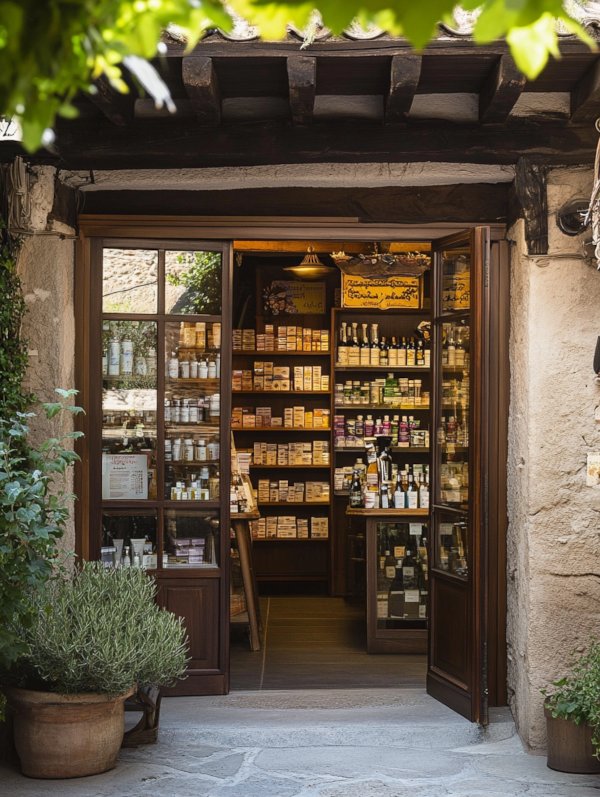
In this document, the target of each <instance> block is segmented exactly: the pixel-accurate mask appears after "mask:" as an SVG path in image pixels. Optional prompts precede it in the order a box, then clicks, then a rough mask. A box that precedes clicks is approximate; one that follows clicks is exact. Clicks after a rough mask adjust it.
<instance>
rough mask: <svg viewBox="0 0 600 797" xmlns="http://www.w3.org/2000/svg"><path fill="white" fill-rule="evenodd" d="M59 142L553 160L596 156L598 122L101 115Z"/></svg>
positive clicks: (173, 151)
mask: <svg viewBox="0 0 600 797" xmlns="http://www.w3.org/2000/svg"><path fill="white" fill-rule="evenodd" d="M56 131H57V140H56V148H57V150H58V152H59V153H60V156H61V159H62V162H63V165H64V167H65V168H75V169H89V168H98V169H100V168H105V169H111V168H112V169H127V168H130V169H160V168H174V169H175V168H182V167H206V166H257V165H268V164H273V163H278V164H284V163H353V162H354V163H365V162H367V163H368V162H373V163H404V162H407V163H409V162H414V161H433V162H435V161H437V162H440V161H449V162H453V163H464V162H467V163H490V164H491V163H499V164H514V163H515V162H516V160H517V158H518V157H519V155H523V156H526V157H528V158H529V159H530V160H532V161H537V162H541V163H547V164H564V165H569V164H587V163H593V162H594V155H595V151H596V144H597V139H598V136H597V133H596V131H595V129H594V127H593V125H581V126H579V125H565V124H563V125H558V124H526V123H522V124H516V123H514V122H513V123H509V124H507V125H493V126H480V125H450V124H448V123H447V122H443V123H433V122H427V123H421V124H418V123H411V124H408V125H400V124H387V125H377V124H374V123H372V122H367V121H355V122H353V123H352V124H343V123H340V122H318V123H317V122H314V123H313V124H311V125H308V126H303V127H295V126H293V125H291V124H290V123H289V122H286V121H277V122H276V121H274V122H254V123H248V124H244V123H235V124H234V123H228V124H221V125H220V126H219V127H214V128H208V127H203V126H201V125H199V124H198V123H195V122H194V121H191V120H186V119H178V118H177V117H174V118H169V119H154V120H134V122H133V123H132V124H131V125H129V126H128V127H126V128H119V127H116V126H115V125H111V124H108V123H107V122H103V120H102V119H97V120H84V119H81V120H74V121H67V120H60V121H59V122H58V123H57V126H56Z"/></svg>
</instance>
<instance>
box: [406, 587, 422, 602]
mask: <svg viewBox="0 0 600 797" xmlns="http://www.w3.org/2000/svg"><path fill="white" fill-rule="evenodd" d="M404 602H405V603H418V602H419V590H418V589H405V590H404Z"/></svg>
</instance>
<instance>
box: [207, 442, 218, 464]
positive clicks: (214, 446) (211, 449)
mask: <svg viewBox="0 0 600 797" xmlns="http://www.w3.org/2000/svg"><path fill="white" fill-rule="evenodd" d="M206 449H207V454H208V459H209V460H210V461H211V462H215V461H216V460H218V459H219V454H220V449H221V447H220V445H219V443H216V442H214V441H212V442H210V443H209V444H208V446H207V447H206Z"/></svg>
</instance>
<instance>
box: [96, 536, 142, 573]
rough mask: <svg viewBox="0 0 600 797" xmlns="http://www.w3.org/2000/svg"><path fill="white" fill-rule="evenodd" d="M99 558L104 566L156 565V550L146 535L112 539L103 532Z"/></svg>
mask: <svg viewBox="0 0 600 797" xmlns="http://www.w3.org/2000/svg"><path fill="white" fill-rule="evenodd" d="M100 560H101V562H102V564H103V565H104V567H106V568H110V567H141V568H143V569H153V568H155V567H156V551H155V548H154V546H153V544H152V542H151V541H150V539H149V538H148V537H145V538H143V537H140V538H137V539H130V538H128V539H113V538H112V537H111V536H110V535H107V534H105V539H104V545H102V547H101V548H100Z"/></svg>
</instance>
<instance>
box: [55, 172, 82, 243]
mask: <svg viewBox="0 0 600 797" xmlns="http://www.w3.org/2000/svg"><path fill="white" fill-rule="evenodd" d="M77 199H78V190H77V189H76V188H71V187H70V186H68V185H65V184H64V183H61V181H60V180H59V179H58V175H57V177H56V179H55V181H54V202H53V203H52V210H51V211H50V213H49V214H48V223H51V222H53V221H57V222H59V223H61V224H66V225H67V226H69V227H72V228H73V229H74V230H76V229H77V224H78V222H77V214H78V211H79V208H78V201H77Z"/></svg>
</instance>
